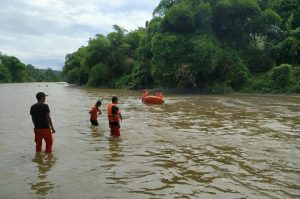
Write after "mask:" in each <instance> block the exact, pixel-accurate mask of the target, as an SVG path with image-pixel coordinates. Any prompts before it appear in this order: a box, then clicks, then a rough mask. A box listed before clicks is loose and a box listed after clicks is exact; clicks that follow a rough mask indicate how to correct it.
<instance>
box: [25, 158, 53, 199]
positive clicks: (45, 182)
mask: <svg viewBox="0 0 300 199" xmlns="http://www.w3.org/2000/svg"><path fill="white" fill-rule="evenodd" d="M32 162H35V163H36V164H37V165H36V168H37V171H38V172H37V173H38V176H37V177H38V179H37V180H36V182H35V183H32V184H31V190H33V191H34V192H35V193H36V195H37V196H41V195H42V196H45V195H47V194H48V193H49V192H50V191H51V190H53V189H54V187H55V185H54V184H53V183H52V182H50V181H49V178H47V177H48V172H49V171H50V170H51V169H52V167H53V166H54V165H55V163H56V158H55V157H54V156H53V154H36V155H35V157H34V158H33V159H32Z"/></svg>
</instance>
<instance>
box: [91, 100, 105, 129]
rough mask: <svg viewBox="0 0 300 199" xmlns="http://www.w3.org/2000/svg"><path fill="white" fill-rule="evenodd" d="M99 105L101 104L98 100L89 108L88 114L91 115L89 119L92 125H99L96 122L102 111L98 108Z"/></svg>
mask: <svg viewBox="0 0 300 199" xmlns="http://www.w3.org/2000/svg"><path fill="white" fill-rule="evenodd" d="M100 106H101V101H100V100H98V101H97V102H96V104H95V106H93V107H92V108H91V110H90V111H89V113H90V115H91V117H90V121H91V124H92V125H93V126H98V125H99V124H98V120H97V117H98V115H101V113H102V112H101V110H100V109H99V107H100Z"/></svg>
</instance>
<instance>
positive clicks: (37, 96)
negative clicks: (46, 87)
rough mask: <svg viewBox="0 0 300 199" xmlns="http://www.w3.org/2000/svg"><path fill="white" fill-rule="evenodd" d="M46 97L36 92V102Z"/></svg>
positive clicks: (42, 93)
mask: <svg viewBox="0 0 300 199" xmlns="http://www.w3.org/2000/svg"><path fill="white" fill-rule="evenodd" d="M46 96H48V95H46V94H45V93H44V92H38V93H37V94H36V96H35V97H36V99H37V100H40V99H41V98H42V97H46Z"/></svg>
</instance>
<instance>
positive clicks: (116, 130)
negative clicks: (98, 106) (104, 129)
mask: <svg viewBox="0 0 300 199" xmlns="http://www.w3.org/2000/svg"><path fill="white" fill-rule="evenodd" d="M117 104H118V98H117V97H116V96H113V97H112V98H111V103H110V104H108V106H107V116H108V122H109V128H110V135H111V136H113V137H119V136H120V121H122V115H121V112H120V109H119V107H117Z"/></svg>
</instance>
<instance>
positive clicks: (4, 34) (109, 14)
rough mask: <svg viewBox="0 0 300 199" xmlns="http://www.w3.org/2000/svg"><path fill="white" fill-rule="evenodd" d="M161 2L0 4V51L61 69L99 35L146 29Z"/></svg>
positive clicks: (1, 0) (26, 0) (29, 0)
mask: <svg viewBox="0 0 300 199" xmlns="http://www.w3.org/2000/svg"><path fill="white" fill-rule="evenodd" d="M159 2H160V0H0V52H2V53H3V54H6V55H12V56H16V57H17V58H19V59H20V60H21V61H22V62H23V63H25V64H32V65H34V66H35V67H37V68H48V67H50V68H52V69H58V70H61V69H62V67H63V64H64V60H65V56H66V54H68V53H72V52H74V51H76V50H77V49H78V48H79V47H80V46H85V45H87V41H88V39H89V38H92V37H94V36H95V35H96V34H104V35H106V34H107V33H109V32H111V31H113V30H112V25H114V24H117V25H119V26H121V27H123V28H125V29H126V30H129V31H130V30H134V29H136V28H137V27H144V26H145V22H146V20H150V19H151V18H152V12H153V10H154V8H155V7H156V6H157V5H158V3H159Z"/></svg>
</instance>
